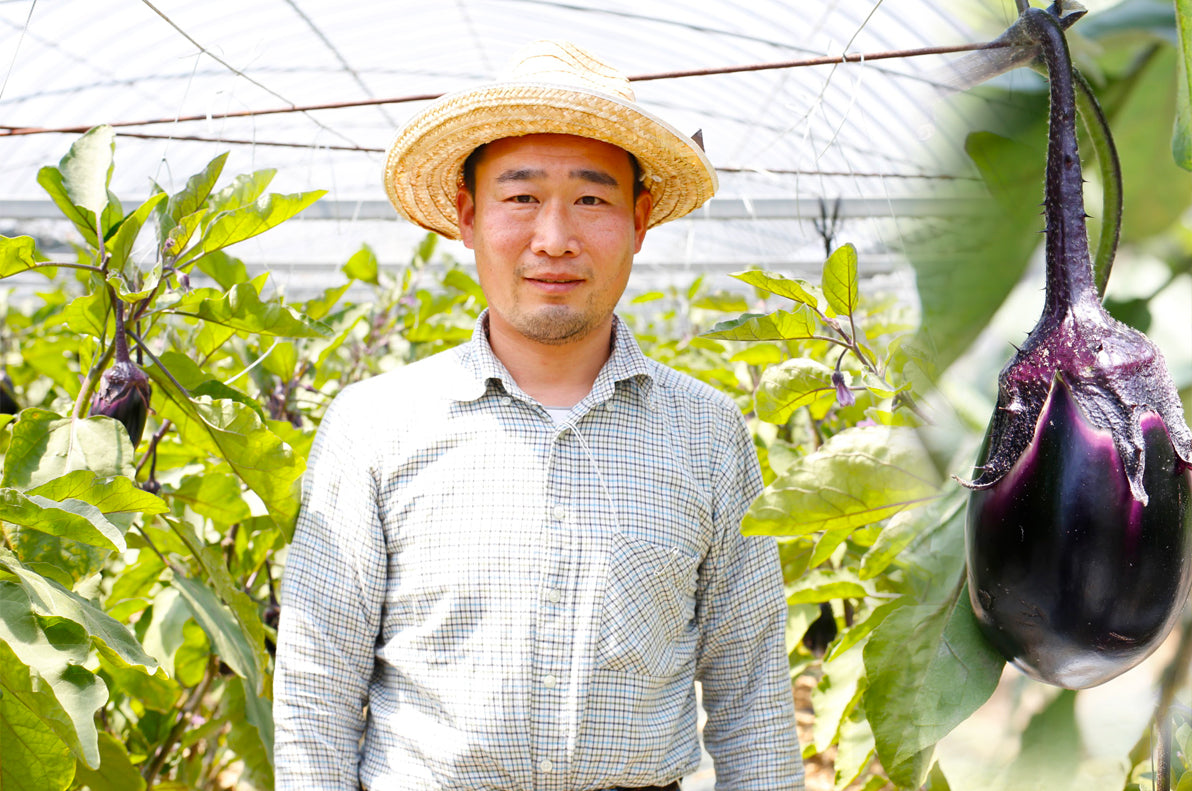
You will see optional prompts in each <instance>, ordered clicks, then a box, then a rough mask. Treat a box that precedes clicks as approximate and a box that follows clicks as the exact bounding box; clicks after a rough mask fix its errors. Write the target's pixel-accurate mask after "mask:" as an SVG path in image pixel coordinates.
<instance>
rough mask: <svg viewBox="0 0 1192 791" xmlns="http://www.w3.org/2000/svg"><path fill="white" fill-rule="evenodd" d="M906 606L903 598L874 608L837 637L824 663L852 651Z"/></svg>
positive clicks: (825, 656)
mask: <svg viewBox="0 0 1192 791" xmlns="http://www.w3.org/2000/svg"><path fill="white" fill-rule="evenodd" d="M863 581H864V580H862V582H863ZM905 604H906V601H905V599H901V598H899V599H895V600H893V601H888V602H886V603H884V604H880V605H878V606H877V607H874V608H873V609H872V610H870V611H869V612H868V614H866V615H863V616H862V617H861V618H860V619H859V620H856V621H854V622H853V625H852V626H850V627H847V628H846V629H845V630H844V632H842V633H841V634H839V635H837V637H836V642H835V643H834V644H833V645H832V647H831V648H830V649H829V650H828V653H826V654H825V655H824V661H825V662H831V661H833V660H835V659H836V657H838V656H840V655H841V654H843V653H845V652H846V651H849V650H851V649H852V648H853V646H856V645H859V644H860V643H861V642H862V641H863V640H864V639H865V638H866V637H868V636H869V635H870V634H871V633H872V632H873V630H874V629H876V628H877V627H878V626H880V625H881V622H882V621H884V620H886V616H888V615H889V614H890V613H892V612H894V611H895V610H897V609H898V608H899V607H902V606H904V605H905Z"/></svg>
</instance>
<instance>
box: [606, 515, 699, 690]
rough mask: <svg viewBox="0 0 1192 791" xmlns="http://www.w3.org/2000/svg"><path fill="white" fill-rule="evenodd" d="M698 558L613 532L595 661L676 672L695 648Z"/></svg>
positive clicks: (615, 666)
mask: <svg viewBox="0 0 1192 791" xmlns="http://www.w3.org/2000/svg"><path fill="white" fill-rule="evenodd" d="M698 566H699V558H698V557H695V556H692V555H689V554H687V553H686V552H683V551H682V550H680V549H678V548H676V547H668V546H662V545H660V544H655V543H653V542H651V541H645V540H642V539H639V538H630V537H628V536H626V535H624V534H621V533H614V534H613V537H612V549H611V552H610V556H609V575H608V586H607V587H606V589H605V593H604V602H603V605H602V608H601V613H600V640H599V642H598V644H597V647H596V661H597V665H598V666H599V667H601V668H602V669H606V670H618V671H622V672H627V673H636V674H640V675H646V676H662V677H670V676H674V675H676V674H677V673H678V672H679V671H680V670H681V669H682V667H683V666H684V665H685V664H686V663H687V662H688V661H690V659H691V658H692V656H693V655H694V652H695V643H696V634H695V623H694V621H695V589H696V575H697V568H698Z"/></svg>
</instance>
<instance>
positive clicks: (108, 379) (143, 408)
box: [91, 361, 153, 448]
mask: <svg viewBox="0 0 1192 791" xmlns="http://www.w3.org/2000/svg"><path fill="white" fill-rule="evenodd" d="M152 394H153V389H152V387H151V386H150V384H149V375H148V374H146V373H145V372H144V371H142V370H141V369H140V368H138V367H137V365H136V363H134V362H131V361H123V362H121V361H117V362H115V363H114V364H113V365H112V367H111V368H109V369H108V370H106V371H104V372H103V376H102V377H101V378H100V380H99V387H97V388H96V390H95V395H94V396H93V397H92V399H91V414H92V415H107V416H108V417H111V418H115V419H116V420H119V421H120V422H121V423H123V424H124V428H126V429H127V430H128V438H129V439H130V440H132V446H133V447H134V448H135V447H136V446H137V444H138V443H140V441H141V435H142V434H144V432H145V420H146V419H147V418H148V416H149V399H150V397H151V396H152Z"/></svg>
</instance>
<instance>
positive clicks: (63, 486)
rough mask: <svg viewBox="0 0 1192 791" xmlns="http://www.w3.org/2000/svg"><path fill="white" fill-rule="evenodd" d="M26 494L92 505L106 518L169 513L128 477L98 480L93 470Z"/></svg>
mask: <svg viewBox="0 0 1192 791" xmlns="http://www.w3.org/2000/svg"><path fill="white" fill-rule="evenodd" d="M28 494H31V495H40V496H42V497H48V498H50V499H51V500H65V499H68V498H69V499H74V500H81V501H83V502H85V503H90V504H91V505H93V506H95V507H96V508H98V509H99V510H100V512H102V513H103V514H105V515H110V514H121V513H138V514H164V513H166V512H167V511H169V510H170V507H169V506H168V505H166V502H165V501H164V500H162V499H161V498H160V497H158V496H157V495H155V494H151V493H149V492H147V491H145V490H144V489H142V488H141V487H140V486H138V485H137V483H136V481H134V480H132V479H131V478H126V477H124V476H115V477H100V476H98V475H96V474H95V472H94V471H92V470H75V471H74V472H68V473H66V474H65V475H63V476H61V477H58V478H55V479H53V480H51V481H47V482H46V483H43V484H41V485H40V486H38V487H36V488H33V489H30V490H29V491H28Z"/></svg>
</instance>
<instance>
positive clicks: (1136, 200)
mask: <svg viewBox="0 0 1192 791" xmlns="http://www.w3.org/2000/svg"><path fill="white" fill-rule="evenodd" d="M1180 65H1181V64H1180V58H1179V53H1178V52H1177V51H1176V49H1175V48H1174V47H1168V46H1163V47H1160V48H1159V49H1158V50H1157V51H1156V52H1155V54H1154V56H1153V57H1151V58H1150V59H1149V60H1148V61H1147V62H1146V64H1145V66H1143V68H1142V70H1141V72H1140V73H1139V74H1138V75H1137V76H1136V78H1135V79H1134V80H1133V82H1132V83H1131V85H1130V91H1129V93H1128V94H1126V95H1125V97H1124V98H1123V100H1122V102H1121V103H1120V104H1119V105H1118V106H1117V108H1116V110H1115V111H1114V113H1113V116H1112V122H1113V132H1114V139H1115V142H1116V144H1117V149H1118V155H1119V156H1120V158H1121V161H1122V240H1123V241H1127V242H1128V241H1137V240H1140V239H1145V238H1147V237H1150V236H1153V235H1155V234H1157V233H1161V232H1163V231H1166V230H1167V229H1168V228H1170V227H1171V226H1172V224H1173V223H1175V222H1176V220H1178V219H1179V218H1180V217H1181V216H1182V215H1183V213H1184V211H1185V210H1186V209H1187V208H1188V204H1189V202H1192V178H1190V177H1189V175H1188V172H1187V171H1186V170H1184V169H1182V168H1181V167H1179V166H1178V165H1177V164H1176V163H1175V162H1174V161H1173V160H1172V153H1171V132H1172V128H1173V126H1174V125H1175V123H1176V105H1177V102H1176V93H1177V83H1178V82H1179V80H1178V79H1177V72H1178V70H1179V68H1180Z"/></svg>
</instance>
